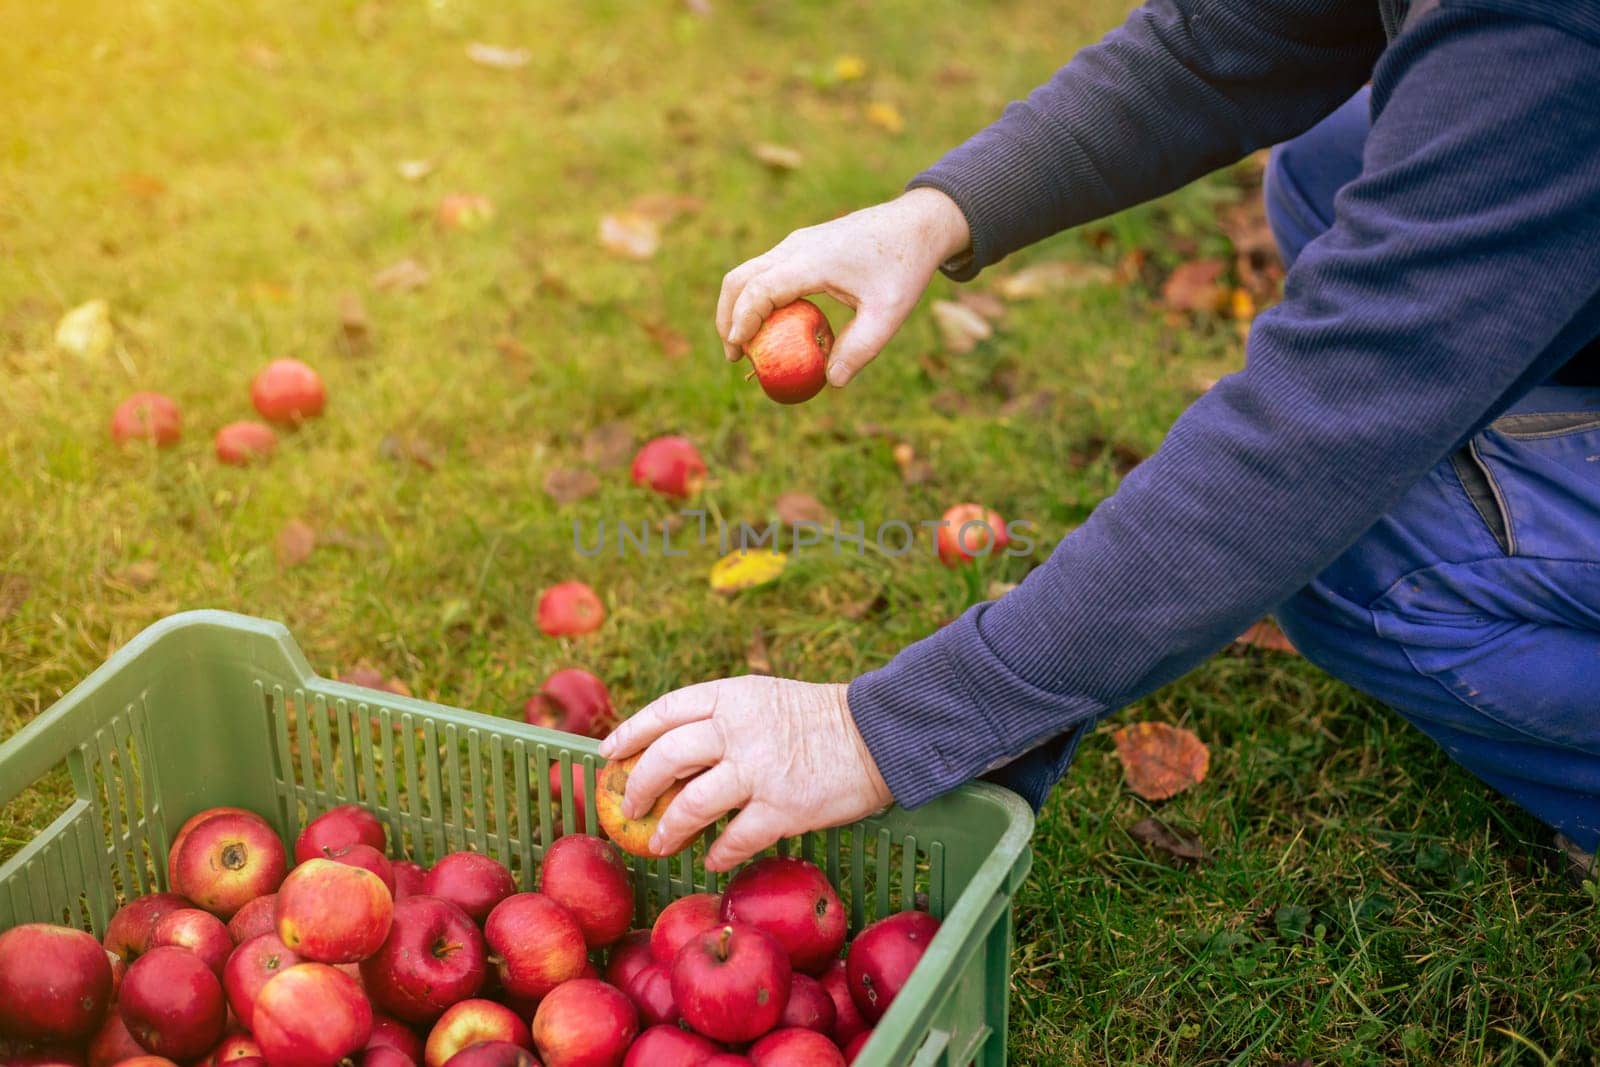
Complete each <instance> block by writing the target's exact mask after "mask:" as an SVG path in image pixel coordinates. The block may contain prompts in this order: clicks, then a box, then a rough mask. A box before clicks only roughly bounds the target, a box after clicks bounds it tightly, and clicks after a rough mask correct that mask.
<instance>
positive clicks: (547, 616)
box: [539, 582, 606, 637]
mask: <svg viewBox="0 0 1600 1067" xmlns="http://www.w3.org/2000/svg"><path fill="white" fill-rule="evenodd" d="M605 621H606V608H605V605H604V604H602V603H600V598H599V597H598V596H596V595H595V592H594V590H593V589H590V588H589V587H588V586H587V585H584V584H583V583H582V582H557V583H556V584H555V585H552V586H551V587H550V588H548V589H546V590H545V591H544V592H543V593H540V594H539V629H540V631H542V632H543V633H544V634H545V635H547V636H549V637H576V636H577V635H579V634H586V633H590V632H591V631H594V630H598V629H600V624H601V623H603V622H605Z"/></svg>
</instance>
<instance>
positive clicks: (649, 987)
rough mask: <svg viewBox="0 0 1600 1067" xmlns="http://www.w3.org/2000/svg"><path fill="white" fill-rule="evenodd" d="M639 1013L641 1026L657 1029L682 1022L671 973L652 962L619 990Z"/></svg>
mask: <svg viewBox="0 0 1600 1067" xmlns="http://www.w3.org/2000/svg"><path fill="white" fill-rule="evenodd" d="M620 988H621V989H622V991H623V992H624V993H626V994H628V999H629V1000H631V1001H633V1006H634V1007H635V1008H638V1009H639V1025H641V1026H655V1025H656V1024H657V1023H673V1024H676V1023H677V1021H678V1020H679V1019H681V1018H683V1013H682V1012H680V1011H679V1010H678V1002H677V1001H675V1000H673V999H672V969H671V968H670V967H668V966H667V965H666V964H665V963H657V962H656V961H654V960H651V961H650V962H649V963H647V964H645V965H644V966H643V967H641V968H640V969H639V970H638V971H637V972H636V973H635V974H634V975H633V976H632V977H631V978H629V979H628V982H627V984H626V985H623V986H621V987H620Z"/></svg>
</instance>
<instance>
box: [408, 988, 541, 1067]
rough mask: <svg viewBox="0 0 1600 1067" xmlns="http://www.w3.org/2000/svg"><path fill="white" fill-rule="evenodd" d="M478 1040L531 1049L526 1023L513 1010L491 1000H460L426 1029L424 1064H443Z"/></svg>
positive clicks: (441, 1066) (429, 1065)
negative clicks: (500, 1042)
mask: <svg viewBox="0 0 1600 1067" xmlns="http://www.w3.org/2000/svg"><path fill="white" fill-rule="evenodd" d="M479 1041H509V1042H511V1043H512V1044H513V1045H517V1046H520V1047H521V1048H527V1049H531V1048H533V1038H532V1037H531V1036H530V1035H529V1033H528V1024H527V1023H525V1022H523V1021H522V1019H521V1018H520V1017H519V1016H518V1015H517V1013H516V1012H514V1011H512V1010H511V1009H510V1008H508V1007H506V1006H505V1005H503V1004H496V1003H495V1002H494V1001H492V1000H481V999H474V1000H463V1001H461V1002H460V1003H459V1004H452V1005H450V1007H449V1008H447V1009H446V1010H445V1013H444V1014H443V1015H441V1016H439V1021H438V1022H436V1023H434V1024H433V1029H432V1030H430V1031H428V1043H427V1045H426V1046H425V1048H424V1051H423V1062H424V1064H425V1067H444V1065H445V1064H446V1063H448V1062H449V1060H450V1057H451V1056H454V1055H455V1054H456V1053H458V1052H460V1051H461V1050H462V1049H464V1048H466V1047H468V1046H469V1045H475V1044H477V1043H478V1042H479Z"/></svg>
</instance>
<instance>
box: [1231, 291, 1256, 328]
mask: <svg viewBox="0 0 1600 1067" xmlns="http://www.w3.org/2000/svg"><path fill="white" fill-rule="evenodd" d="M1228 317H1229V318H1231V319H1238V320H1239V321H1240V322H1249V321H1250V320H1251V319H1253V318H1255V317H1256V302H1255V299H1254V298H1253V297H1251V295H1250V293H1249V291H1248V290H1245V289H1235V290H1234V291H1233V292H1232V293H1231V294H1230V295H1229V297H1228Z"/></svg>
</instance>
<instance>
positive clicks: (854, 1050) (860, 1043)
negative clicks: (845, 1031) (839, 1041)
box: [843, 1027, 872, 1064]
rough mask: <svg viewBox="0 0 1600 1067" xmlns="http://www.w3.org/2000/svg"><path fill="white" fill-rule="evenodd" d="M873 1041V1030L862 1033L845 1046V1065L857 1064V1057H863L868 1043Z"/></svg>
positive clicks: (868, 1029) (869, 1028) (869, 1029)
mask: <svg viewBox="0 0 1600 1067" xmlns="http://www.w3.org/2000/svg"><path fill="white" fill-rule="evenodd" d="M871 1040H872V1028H871V1027H868V1028H867V1029H865V1030H863V1031H861V1032H860V1033H859V1034H857V1035H856V1036H855V1037H852V1038H851V1039H850V1040H849V1041H846V1042H845V1043H844V1045H843V1048H844V1061H845V1063H847V1064H848V1063H854V1062H856V1057H857V1056H859V1055H861V1050H862V1049H864V1048H866V1047H867V1042H868V1041H871Z"/></svg>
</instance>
